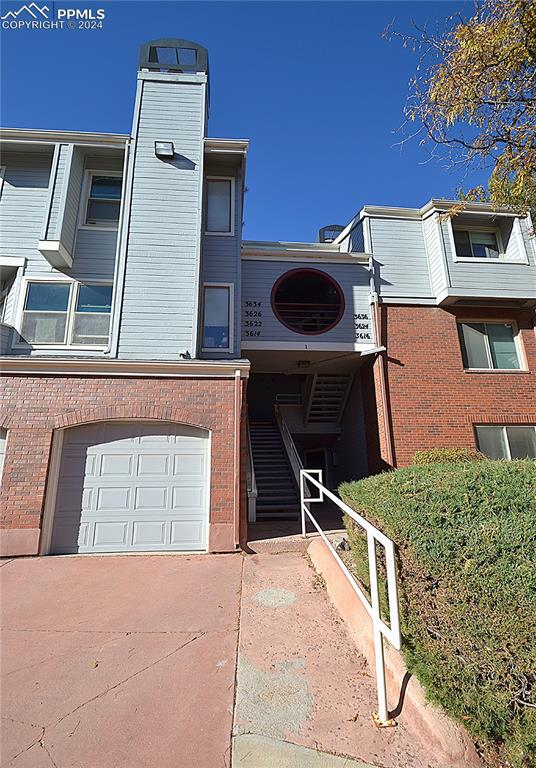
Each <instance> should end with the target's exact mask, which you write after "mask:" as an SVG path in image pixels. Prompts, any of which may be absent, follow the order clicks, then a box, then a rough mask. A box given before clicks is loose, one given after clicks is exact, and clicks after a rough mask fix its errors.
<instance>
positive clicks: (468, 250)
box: [453, 227, 503, 259]
mask: <svg viewBox="0 0 536 768" xmlns="http://www.w3.org/2000/svg"><path fill="white" fill-rule="evenodd" d="M453 232H454V244H455V246H456V256H457V257H458V258H459V259H498V258H500V257H501V256H502V255H503V254H502V250H503V249H502V243H501V237H500V232H499V230H498V229H463V228H461V227H453Z"/></svg>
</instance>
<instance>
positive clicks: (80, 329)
mask: <svg viewBox="0 0 536 768" xmlns="http://www.w3.org/2000/svg"><path fill="white" fill-rule="evenodd" d="M111 306H112V286H111V285H81V286H80V287H79V289H78V296H77V298H76V307H75V313H74V323H73V333H72V343H73V344H91V345H94V346H102V347H105V346H106V344H107V343H108V331H109V327H110V311H111Z"/></svg>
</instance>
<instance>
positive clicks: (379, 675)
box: [300, 469, 401, 726]
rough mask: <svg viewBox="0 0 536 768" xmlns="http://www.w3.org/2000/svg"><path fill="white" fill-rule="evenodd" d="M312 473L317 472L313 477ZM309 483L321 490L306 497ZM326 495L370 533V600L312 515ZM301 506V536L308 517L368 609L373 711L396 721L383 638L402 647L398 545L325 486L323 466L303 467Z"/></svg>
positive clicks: (383, 721) (380, 719) (383, 720)
mask: <svg viewBox="0 0 536 768" xmlns="http://www.w3.org/2000/svg"><path fill="white" fill-rule="evenodd" d="M313 475H316V477H314V476H313ZM307 483H311V484H312V485H314V486H316V488H317V489H318V491H319V494H318V496H312V495H309V496H308V497H307V496H306V493H305V490H306V487H307V485H306V484H307ZM324 497H326V498H328V499H329V500H330V501H332V502H333V503H334V504H336V505H337V506H338V507H339V509H342V511H343V512H345V513H346V514H347V515H348V517H350V518H351V519H352V520H353V521H354V522H355V523H357V524H358V525H359V526H360V527H361V528H362V529H363V530H364V531H365V532H366V534H367V553H368V567H369V581H370V602H369V599H368V597H367V595H366V594H365V592H364V591H363V589H362V588H361V586H360V585H359V583H358V582H357V580H356V579H355V577H354V576H353V574H352V573H351V572H350V571H349V570H348V568H347V567H346V565H345V564H344V562H343V561H342V559H341V557H340V556H339V554H338V553H337V551H336V550H335V547H334V546H333V544H332V543H331V542H330V540H329V539H328V537H327V536H326V534H325V533H324V531H323V530H322V529H321V528H320V526H319V524H318V522H317V521H316V520H315V518H314V517H313V515H312V514H311V511H310V509H309V508H308V506H307V504H310V503H313V502H315V501H320V502H323V501H324ZM300 507H301V524H302V536H304V537H306V536H307V528H306V516H307V517H308V518H309V520H310V521H311V522H312V524H313V525H314V527H315V528H316V530H317V531H318V533H319V534H320V536H321V537H322V539H323V540H324V542H325V543H326V544H327V546H328V547H329V549H330V551H331V553H332V555H333V556H334V558H335V560H336V561H337V563H338V564H339V565H340V567H341V568H342V571H343V573H344V575H345V576H346V578H347V579H348V581H349V583H350V585H351V587H352V589H353V590H354V592H355V593H356V595H357V597H358V598H359V600H360V602H361V604H362V605H363V607H364V608H365V610H366V612H367V613H368V615H369V616H370V618H371V621H372V632H373V637H374V654H375V660H376V685H377V689H378V712H377V713H374V715H373V717H374V720H375V721H376V723H377V724H378V725H380V726H387V725H393V724H394V720H392V719H390V718H389V711H388V709H387V689H386V685H385V661H384V655H383V638H384V637H385V638H386V639H387V640H388V641H389V642H390V643H391V645H393V646H394V647H395V648H396V649H397V650H400V645H401V638H400V616H399V610H398V587H397V576H396V563H395V545H394V543H393V542H392V541H391V539H390V538H388V537H387V536H386V535H385V534H384V533H382V532H381V531H380V530H379V529H378V528H376V526H374V525H372V523H369V521H368V520H365V518H364V517H362V516H361V515H360V514H358V513H357V512H355V510H353V509H352V508H351V507H349V506H348V504H345V503H344V502H343V501H341V499H339V498H338V496H335V494H334V493H332V492H331V491H329V490H328V489H327V488H325V487H324V486H323V485H322V470H321V469H307V470H305V469H302V470H301V471H300ZM376 542H378V543H379V544H381V545H382V546H383V548H384V550H385V564H386V570H387V603H388V610H389V624H390V626H389V624H386V623H385V622H384V621H383V619H382V617H381V612H380V595H379V590H378V563H377V559H376Z"/></svg>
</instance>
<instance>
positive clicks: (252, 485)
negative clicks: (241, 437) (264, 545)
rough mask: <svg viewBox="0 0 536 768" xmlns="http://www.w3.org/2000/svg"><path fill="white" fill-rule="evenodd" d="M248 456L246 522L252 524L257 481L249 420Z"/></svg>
mask: <svg viewBox="0 0 536 768" xmlns="http://www.w3.org/2000/svg"><path fill="white" fill-rule="evenodd" d="M247 439H248V455H247V463H246V485H247V493H248V522H249V523H254V522H255V521H256V519H257V496H258V492H257V481H256V479H255V467H254V465H253V450H252V448H251V432H250V428H249V419H248V421H247Z"/></svg>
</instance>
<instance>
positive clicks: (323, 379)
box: [304, 374, 353, 424]
mask: <svg viewBox="0 0 536 768" xmlns="http://www.w3.org/2000/svg"><path fill="white" fill-rule="evenodd" d="M352 381H353V376H350V375H342V376H334V375H331V374H326V375H322V374H314V376H313V377H312V378H311V381H310V383H309V387H308V393H307V394H308V396H307V398H306V402H305V413H304V416H305V424H338V423H339V422H340V420H341V418H342V415H343V413H344V409H345V406H346V401H347V399H348V395H349V393H350V388H351V386H352Z"/></svg>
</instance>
